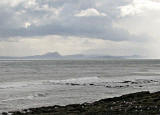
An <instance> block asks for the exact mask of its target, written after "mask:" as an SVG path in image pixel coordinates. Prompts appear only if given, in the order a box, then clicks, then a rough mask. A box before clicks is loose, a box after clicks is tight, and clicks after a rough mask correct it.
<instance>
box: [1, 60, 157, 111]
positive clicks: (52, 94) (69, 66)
mask: <svg viewBox="0 0 160 115" xmlns="http://www.w3.org/2000/svg"><path fill="white" fill-rule="evenodd" d="M159 90H160V60H153V59H152V60H149V59H135V60H133V59H122V60H118V59H117V60H113V59H108V60H102V59H100V60H1V61H0V113H1V112H7V111H15V110H22V109H27V108H35V107H42V106H52V105H67V104H77V103H84V102H87V103H91V102H94V101H97V100H100V99H104V98H112V97H117V96H121V95H124V94H128V93H134V92H140V91H150V92H156V91H159Z"/></svg>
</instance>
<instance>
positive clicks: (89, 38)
mask: <svg viewBox="0 0 160 115" xmlns="http://www.w3.org/2000/svg"><path fill="white" fill-rule="evenodd" d="M159 12H160V0H0V56H29V55H37V54H45V53H47V52H59V53H60V54H61V55H71V54H86V55H91V54H96V55H112V56H130V55H140V56H143V57H146V58H160V53H159V49H160V38H159V36H160V32H159V31H160V13H159Z"/></svg>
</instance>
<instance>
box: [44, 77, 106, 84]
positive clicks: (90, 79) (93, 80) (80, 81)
mask: <svg viewBox="0 0 160 115" xmlns="http://www.w3.org/2000/svg"><path fill="white" fill-rule="evenodd" d="M100 82H103V80H102V79H101V78H99V77H82V78H71V79H66V80H48V81H45V82H44V83H52V84H79V85H82V84H89V83H100Z"/></svg>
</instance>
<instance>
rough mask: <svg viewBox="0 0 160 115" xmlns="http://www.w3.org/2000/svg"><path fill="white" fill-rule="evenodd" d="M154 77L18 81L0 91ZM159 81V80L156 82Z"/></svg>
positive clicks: (5, 85) (0, 85)
mask: <svg viewBox="0 0 160 115" xmlns="http://www.w3.org/2000/svg"><path fill="white" fill-rule="evenodd" d="M155 79H156V78H155V77H148V76H147V77H145V78H144V77H142V76H136V77H134V76H133V77H132V78H131V77H123V78H120V77H103V78H102V77H96V76H95V77H81V78H70V79H64V80H33V81H20V82H5V83H1V84H0V89H8V88H25V87H27V88H29V87H34V86H42V85H90V84H93V85H104V84H107V83H113V84H114V83H120V82H124V81H132V82H137V81H140V80H141V81H145V80H155ZM158 81H160V79H159V80H158Z"/></svg>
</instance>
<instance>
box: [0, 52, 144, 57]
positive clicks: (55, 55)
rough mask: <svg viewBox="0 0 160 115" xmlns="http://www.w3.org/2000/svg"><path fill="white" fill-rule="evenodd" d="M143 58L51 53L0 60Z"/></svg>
mask: <svg viewBox="0 0 160 115" xmlns="http://www.w3.org/2000/svg"><path fill="white" fill-rule="evenodd" d="M136 58H141V57H140V56H138V55H133V56H109V55H103V56H97V55H83V54H77V55H65V56H62V55H60V54H59V53H58V52H49V53H46V54H43V55H34V56H25V57H10V56H0V59H136Z"/></svg>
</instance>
